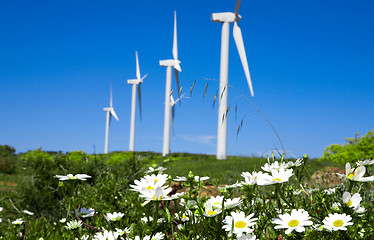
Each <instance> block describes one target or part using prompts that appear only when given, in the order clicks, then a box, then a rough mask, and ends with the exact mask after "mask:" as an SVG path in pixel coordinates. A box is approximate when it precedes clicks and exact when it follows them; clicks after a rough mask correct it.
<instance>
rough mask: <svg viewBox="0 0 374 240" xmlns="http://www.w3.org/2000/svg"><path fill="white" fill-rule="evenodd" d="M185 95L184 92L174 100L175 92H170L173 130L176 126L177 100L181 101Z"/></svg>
mask: <svg viewBox="0 0 374 240" xmlns="http://www.w3.org/2000/svg"><path fill="white" fill-rule="evenodd" d="M183 97H184V93H183V94H182V95H181V96H180V97H179V98H177V100H174V97H173V92H171V93H170V106H171V119H172V121H173V131H174V127H175V122H174V121H175V105H176V104H177V102H179V101H180V100H181V99H182V98H183Z"/></svg>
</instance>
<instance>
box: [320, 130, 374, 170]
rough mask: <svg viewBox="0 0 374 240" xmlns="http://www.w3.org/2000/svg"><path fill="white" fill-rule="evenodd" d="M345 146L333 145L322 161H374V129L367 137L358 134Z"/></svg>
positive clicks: (324, 153)
mask: <svg viewBox="0 0 374 240" xmlns="http://www.w3.org/2000/svg"><path fill="white" fill-rule="evenodd" d="M346 141H347V143H345V144H343V145H339V144H332V145H330V146H328V147H327V148H326V149H325V151H324V152H323V155H322V157H321V160H331V161H334V162H337V163H347V162H350V163H354V162H355V161H357V160H365V159H374V129H373V130H371V131H369V132H368V133H367V134H366V135H365V136H359V133H356V135H355V137H353V138H346Z"/></svg>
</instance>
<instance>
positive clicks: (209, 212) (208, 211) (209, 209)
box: [204, 201, 222, 217]
mask: <svg viewBox="0 0 374 240" xmlns="http://www.w3.org/2000/svg"><path fill="white" fill-rule="evenodd" d="M221 211H222V210H221V208H213V206H212V203H211V202H210V201H207V202H206V203H205V211H204V216H206V217H214V216H216V215H218V214H220V213H221Z"/></svg>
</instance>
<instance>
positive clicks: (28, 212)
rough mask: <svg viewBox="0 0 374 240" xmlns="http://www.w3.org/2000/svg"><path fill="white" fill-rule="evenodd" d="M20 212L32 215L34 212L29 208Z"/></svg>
mask: <svg viewBox="0 0 374 240" xmlns="http://www.w3.org/2000/svg"><path fill="white" fill-rule="evenodd" d="M22 212H23V213H26V214H27V215H30V216H32V215H34V213H33V212H30V211H29V210H23V211H22Z"/></svg>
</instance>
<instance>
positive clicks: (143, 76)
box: [141, 73, 148, 81]
mask: <svg viewBox="0 0 374 240" xmlns="http://www.w3.org/2000/svg"><path fill="white" fill-rule="evenodd" d="M147 76H148V73H147V74H146V75H144V76H143V77H142V79H141V80H142V81H143V80H144V78H146V77H147Z"/></svg>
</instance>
